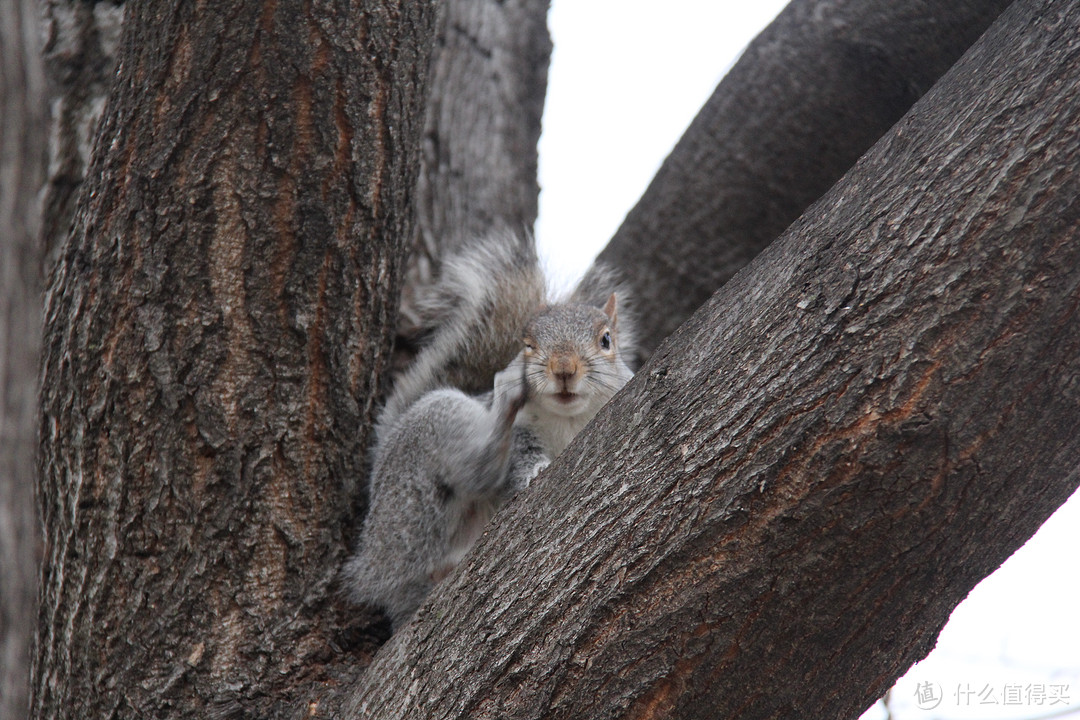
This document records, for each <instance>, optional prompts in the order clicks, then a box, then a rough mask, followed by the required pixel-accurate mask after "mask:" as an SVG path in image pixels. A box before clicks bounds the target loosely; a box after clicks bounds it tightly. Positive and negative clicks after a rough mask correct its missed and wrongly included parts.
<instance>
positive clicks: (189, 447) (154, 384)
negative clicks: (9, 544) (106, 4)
mask: <svg viewBox="0 0 1080 720" xmlns="http://www.w3.org/2000/svg"><path fill="white" fill-rule="evenodd" d="M126 12H127V13H128V17H126V18H125V27H124V32H123V35H122V39H121V41H120V49H119V55H118V57H119V61H118V71H117V73H118V74H117V78H116V81H115V85H114V89H113V92H112V93H111V95H110V96H109V101H108V105H107V107H106V109H105V112H104V116H103V119H102V122H101V129H100V131H99V135H98V140H97V142H96V145H95V148H96V150H95V152H94V154H93V156H92V160H91V167H90V171H89V172H88V173H87V178H88V180H87V182H86V183H85V184H84V187H83V189H82V191H81V196H80V197H81V200H80V202H79V205H78V210H77V211H76V215H75V220H74V226H73V231H72V233H71V235H70V237H69V238H68V239H67V241H66V242H65V243H64V245H63V247H62V248H61V250H60V254H59V259H58V262H57V264H56V266H55V268H54V271H53V274H52V277H51V279H50V283H49V290H48V293H47V297H46V306H45V325H46V331H45V347H44V360H43V374H42V378H43V391H42V406H43V419H42V423H41V455H42V477H41V481H40V497H41V504H42V512H43V519H44V523H45V527H46V535H45V549H44V561H43V571H42V594H41V609H40V614H39V620H38V645H37V651H36V654H35V662H34V672H33V680H32V685H33V694H34V698H33V713H34V717H36V718H54V717H79V718H81V717H140V718H142V717H155V718H165V717H176V716H185V717H192V716H199V717H240V716H251V717H264V718H265V717H275V716H282V715H289V716H293V715H296V716H299V715H300V714H303V715H304V716H307V717H326V716H330V715H332V713H333V709H332V707H329V705H328V704H321V705H320V704H317V703H316V704H312V703H310V702H309V698H310V689H311V688H312V687H314V686H321V685H322V684H323V683H332V682H333V680H334V677H335V676H336V674H339V673H340V672H341V669H342V668H345V669H347V670H349V671H350V672H351V671H353V670H354V668H355V667H356V666H359V665H362V664H363V663H364V662H365V655H364V651H363V648H352V649H353V650H354V652H343V651H342V650H341V648H342V645H343V644H346V643H345V641H346V640H347V638H346V637H344V636H343V635H342V633H344V632H345V630H344V629H342V626H341V623H339V620H340V619H341V618H339V616H338V609H337V607H336V602H335V598H336V595H335V593H336V588H335V583H334V578H335V574H336V571H337V568H338V566H339V565H340V561H341V558H342V554H343V552H344V551H345V549H346V547H347V544H346V540H345V538H344V537H343V535H344V533H345V532H346V528H348V527H350V525H351V524H352V522H353V521H354V519H355V515H354V511H355V510H359V509H362V508H354V507H353V505H354V498H355V496H356V494H357V490H358V486H360V485H361V484H362V480H363V475H364V464H365V463H364V459H365V452H366V445H367V442H368V428H369V425H370V417H371V414H372V411H373V407H374V403H375V401H376V398H377V385H378V380H379V378H380V375H381V374H382V372H383V371H384V369H385V366H386V364H387V362H388V357H389V345H390V337H391V330H392V327H393V324H394V320H395V315H396V302H397V289H398V287H397V286H398V278H399V277H400V273H401V268H400V265H401V257H403V255H404V245H405V243H406V241H407V238H408V234H409V230H410V222H409V212H408V208H409V207H410V206H411V203H412V196H413V192H414V188H415V184H416V172H417V165H418V151H417V148H418V143H419V138H420V132H421V127H420V124H419V123H418V122H417V120H416V118H419V117H422V106H423V97H424V81H425V76H426V70H427V65H428V55H429V47H430V45H431V43H432V35H433V27H434V21H435V11H434V5H433V4H432V3H429V2H419V3H418V2H391V1H389V0H388V1H386V2H376V1H374V0H373V1H371V2H365V3H349V2H343V1H338V0H325V1H324V0H316V1H315V2H299V1H297V0H278V1H277V2H268V3H263V2H255V1H254V0H250V1H249V0H245V1H242V2H236V3H230V4H229V5H228V7H227V8H222V7H221V6H218V5H215V4H213V3H202V2H198V3H187V2H167V1H158V2H145V3H135V4H129V5H128V6H127V7H126ZM353 619H355V618H353ZM346 645H347V644H346Z"/></svg>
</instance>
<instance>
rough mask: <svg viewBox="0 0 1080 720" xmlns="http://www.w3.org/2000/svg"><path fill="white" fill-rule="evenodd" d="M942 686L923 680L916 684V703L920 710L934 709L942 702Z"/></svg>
mask: <svg viewBox="0 0 1080 720" xmlns="http://www.w3.org/2000/svg"><path fill="white" fill-rule="evenodd" d="M941 698H942V695H941V686H940V685H938V684H937V683H932V682H930V681H928V680H927V681H923V682H921V683H918V684H917V685H916V686H915V704H916V705H918V706H919V709H920V710H933V709H934V708H936V707H937V706H938V705H940V704H941Z"/></svg>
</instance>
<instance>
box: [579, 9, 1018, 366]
mask: <svg viewBox="0 0 1080 720" xmlns="http://www.w3.org/2000/svg"><path fill="white" fill-rule="evenodd" d="M1008 4H1009V3H1008V0H963V1H960V2H928V1H927V0H874V1H871V2H859V3H850V2H836V0H793V2H792V3H791V4H790V5H789V6H788V7H787V8H786V9H785V10H784V11H783V12H782V13H781V14H780V16H779V17H777V19H776V20H775V21H774V22H773V23H772V24H771V25H769V27H768V28H766V29H765V30H764V31H763V32H762V33H761V35H759V36H758V37H757V39H755V40H754V41H753V42H752V43H751V44H750V46H749V47H748V48H747V49H746V52H745V53H744V54H743V56H742V58H741V59H740V60H739V62H738V63H736V65H735V66H734V67H733V68H732V69H731V71H730V72H729V73H728V74H727V76H726V77H725V78H724V79H723V81H722V82H721V83H720V85H719V86H718V87H717V88H716V91H715V93H713V96H712V97H711V98H710V99H709V101H708V102H707V103H706V104H705V106H704V107H703V108H702V109H701V112H700V113H699V114H698V116H697V117H696V118H695V119H694V122H693V123H692V124H691V125H690V127H689V128H688V129H687V131H686V133H685V134H684V135H683V137H682V139H681V140H680V141H679V143H678V145H677V146H676V147H675V149H674V150H673V151H672V153H671V155H670V156H669V157H668V158H667V160H665V162H664V164H663V166H662V167H661V168H660V170H659V172H657V174H656V177H655V178H654V179H653V181H652V183H651V184H650V185H649V188H648V190H647V191H646V192H645V194H644V196H643V197H642V198H641V200H640V201H639V202H638V204H637V205H636V206H635V207H634V209H633V210H631V212H630V213H629V215H627V218H626V220H625V222H624V223H623V224H622V226H621V227H620V228H619V230H618V231H617V232H616V233H615V237H613V238H612V240H611V242H610V243H609V244H608V246H607V247H606V248H605V249H604V251H603V252H602V253H601V254H600V257H599V261H600V262H603V263H607V264H609V265H613V266H615V267H617V268H618V269H619V270H620V271H621V272H622V273H623V274H624V275H625V276H626V277H627V278H628V280H629V282H630V284H631V285H632V287H633V290H634V296H635V298H636V299H637V300H638V301H639V303H640V305H641V306H642V308H644V310H643V312H642V313H641V315H642V319H641V323H640V325H641V335H642V338H641V341H642V349H643V352H644V353H645V355H647V354H648V353H650V352H652V350H653V349H654V348H655V347H656V346H657V345H658V344H659V343H660V341H661V340H663V339H664V338H665V337H667V336H668V335H669V334H670V333H671V332H672V331H673V330H674V329H675V328H677V327H678V326H679V325H680V324H681V323H682V322H683V321H684V320H686V318H688V317H689V316H690V314H691V313H692V312H693V311H694V310H696V309H697V308H698V306H700V305H701V304H702V303H703V302H705V300H706V299H707V298H708V297H709V295H711V294H712V293H713V292H714V291H715V290H716V289H717V288H718V287H720V286H721V285H722V284H723V283H724V282H726V281H727V280H728V279H729V278H730V277H732V276H733V275H734V274H735V273H736V272H737V271H738V270H739V269H740V268H741V267H743V266H744V265H745V264H746V263H748V262H749V261H750V260H751V259H753V258H754V256H756V255H757V254H758V253H759V252H761V250H762V249H764V248H765V246H766V245H768V244H769V242H771V241H772V240H773V238H775V237H776V236H777V235H779V234H780V233H781V232H782V231H783V230H784V228H786V227H787V226H788V225H789V224H790V223H791V222H792V221H793V220H794V219H795V218H797V217H798V216H799V214H800V213H801V212H802V211H803V210H805V209H806V207H807V206H808V205H809V204H810V203H811V202H813V201H814V200H816V199H817V198H819V197H820V196H821V195H822V193H824V192H825V191H826V190H828V188H829V187H830V186H831V185H832V184H833V183H834V182H836V181H837V180H838V179H839V178H840V177H841V175H843V173H844V172H846V171H847V170H848V168H850V167H851V165H852V163H854V162H855V160H856V159H857V158H858V157H859V156H860V155H862V154H863V153H864V152H865V151H866V150H867V149H868V148H869V147H870V146H871V145H872V144H873V143H874V141H876V140H877V139H878V138H879V137H881V135H882V134H883V133H884V132H885V131H886V130H888V129H889V127H890V126H891V125H892V124H893V123H894V122H896V121H897V120H898V119H900V117H901V116H902V115H903V114H904V113H905V112H907V110H908V108H910V107H911V105H912V103H914V102H915V101H916V100H917V99H918V98H919V97H920V96H921V95H922V94H923V93H925V92H926V91H927V90H929V89H930V86H931V85H932V84H933V83H934V82H935V81H936V80H937V79H938V78H939V77H940V76H941V75H942V74H944V72H945V71H946V70H948V69H949V67H950V66H951V65H952V64H953V63H954V62H956V59H957V58H959V57H960V55H961V54H962V53H963V52H964V51H965V50H966V49H967V48H968V47H970V46H971V44H972V43H973V42H975V40H976V39H977V38H978V37H979V35H980V34H982V32H983V31H984V30H985V29H986V28H987V27H988V26H989V25H990V23H991V22H992V21H993V19H994V18H995V17H997V15H998V14H999V13H1000V12H1001V11H1002V10H1003V9H1004V8H1005V7H1007V6H1008ZM661 308H662V311H661V310H660V309H661Z"/></svg>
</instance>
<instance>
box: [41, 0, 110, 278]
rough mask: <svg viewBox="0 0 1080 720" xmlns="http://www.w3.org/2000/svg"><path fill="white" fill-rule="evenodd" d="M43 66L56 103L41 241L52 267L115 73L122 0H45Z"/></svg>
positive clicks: (51, 99) (51, 101)
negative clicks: (116, 0)
mask: <svg viewBox="0 0 1080 720" xmlns="http://www.w3.org/2000/svg"><path fill="white" fill-rule="evenodd" d="M41 5H42V7H43V9H44V20H45V48H44V51H45V70H46V72H47V74H48V78H49V107H50V108H51V109H52V117H51V127H50V133H51V142H50V143H49V176H48V180H47V183H46V185H45V199H44V213H43V216H42V217H43V220H44V227H43V233H42V237H43V241H44V243H45V251H46V256H45V257H47V258H48V259H47V261H46V266H47V267H52V264H53V262H54V260H55V257H56V253H57V252H59V249H60V245H61V243H62V242H63V241H64V240H65V239H66V238H67V234H68V231H69V230H70V229H71V219H72V217H73V216H74V215H75V201H76V199H77V198H78V195H79V189H80V187H81V186H82V182H83V180H84V179H85V177H86V169H87V166H88V165H89V164H90V151H91V147H92V145H93V142H94V136H95V135H96V134H97V126H98V121H99V120H100V119H101V112H102V110H103V109H104V108H105V100H106V98H107V97H108V95H109V91H110V89H111V88H112V81H113V78H114V76H115V73H116V52H117V48H118V47H119V44H120V30H121V25H122V22H123V18H124V5H123V3H122V0H120V1H118V2H112V1H111V0H94V1H93V2H87V1H86V0H45V1H44V2H42V3H41Z"/></svg>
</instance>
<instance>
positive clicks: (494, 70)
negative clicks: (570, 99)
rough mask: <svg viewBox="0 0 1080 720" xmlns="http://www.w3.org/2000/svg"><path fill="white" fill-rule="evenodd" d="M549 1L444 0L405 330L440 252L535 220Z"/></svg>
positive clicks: (406, 334) (527, 227)
mask: <svg viewBox="0 0 1080 720" xmlns="http://www.w3.org/2000/svg"><path fill="white" fill-rule="evenodd" d="M549 4H550V0H509V1H505V0H448V2H444V3H442V4H441V5H440V13H439V26H438V34H437V38H438V41H437V43H436V46H435V49H434V51H433V55H432V63H431V72H430V78H429V83H428V85H429V90H428V101H427V109H426V113H425V115H426V117H425V123H424V139H423V143H422V145H421V152H422V156H421V164H420V177H419V181H418V184H417V192H416V226H415V230H414V233H413V242H412V248H411V252H410V256H409V262H408V270H407V273H406V279H405V286H404V291H403V294H402V308H401V309H402V312H401V320H402V327H401V332H402V335H403V337H405V338H410V337H411V336H412V335H413V333H414V332H415V318H416V313H415V310H414V309H413V298H414V291H415V290H416V289H419V288H422V287H424V286H426V285H429V284H430V283H431V282H432V280H433V278H434V276H435V275H436V273H437V271H438V268H439V262H440V260H441V258H442V257H443V256H444V255H445V254H446V253H447V252H450V251H453V250H454V249H455V248H456V247H458V246H459V245H460V244H461V242H462V241H463V240H466V239H469V238H471V237H475V236H477V235H483V234H485V233H490V232H492V230H501V229H511V230H515V231H522V230H531V229H532V227H533V224H534V223H535V222H536V211H537V198H538V195H539V192H540V188H539V186H538V185H537V181H536V166H537V155H536V143H537V141H538V140H539V139H540V118H541V116H542V115H543V112H544V95H545V93H546V91H547V69H548V63H549V60H550V58H551V38H550V36H549V34H548V30H547V12H548V6H549Z"/></svg>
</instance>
